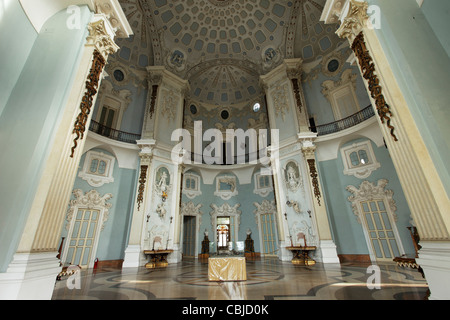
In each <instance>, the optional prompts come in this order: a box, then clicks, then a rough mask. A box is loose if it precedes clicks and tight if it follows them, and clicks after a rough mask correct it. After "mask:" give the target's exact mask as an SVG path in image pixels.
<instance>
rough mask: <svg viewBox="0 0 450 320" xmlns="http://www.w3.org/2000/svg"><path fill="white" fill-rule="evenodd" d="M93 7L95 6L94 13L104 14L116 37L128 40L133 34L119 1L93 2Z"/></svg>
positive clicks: (103, 0) (97, 0) (98, 0)
mask: <svg viewBox="0 0 450 320" xmlns="http://www.w3.org/2000/svg"><path fill="white" fill-rule="evenodd" d="M93 5H94V6H95V12H96V13H100V14H104V15H105V16H106V17H107V19H108V21H109V23H110V25H111V27H112V28H113V29H114V33H115V36H116V37H118V38H128V37H129V36H130V35H132V34H133V30H132V29H131V26H130V24H129V22H128V20H127V17H126V15H125V13H124V12H123V9H122V7H121V5H120V3H119V1H117V0H93ZM113 39H114V38H113Z"/></svg>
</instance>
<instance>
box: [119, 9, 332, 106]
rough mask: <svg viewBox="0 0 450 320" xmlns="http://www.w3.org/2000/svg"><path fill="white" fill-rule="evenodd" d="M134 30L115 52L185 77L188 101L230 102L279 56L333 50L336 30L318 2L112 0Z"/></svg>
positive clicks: (255, 89)
mask: <svg viewBox="0 0 450 320" xmlns="http://www.w3.org/2000/svg"><path fill="white" fill-rule="evenodd" d="M119 2H120V3H121V5H122V7H123V9H124V12H125V14H126V15H127V18H128V20H129V22H130V24H131V26H132V28H133V30H134V36H133V38H132V39H126V40H120V41H119V43H118V44H119V45H120V46H121V50H120V52H119V53H118V54H116V57H117V58H118V59H119V60H121V61H122V62H125V63H127V64H131V65H132V67H134V68H144V67H145V66H147V65H164V66H166V68H168V69H169V70H171V71H172V72H174V73H176V74H177V75H179V76H180V77H182V78H185V79H188V80H189V82H190V86H191V93H190V95H191V98H192V99H195V100H198V101H200V102H205V103H211V104H220V105H224V104H227V105H231V104H240V103H243V102H247V101H250V100H252V99H255V98H256V97H258V96H260V95H261V88H260V87H259V75H261V74H264V73H267V72H268V71H270V70H271V69H272V68H274V67H276V66H277V65H278V64H279V63H280V62H281V61H282V60H283V59H284V58H297V57H300V58H302V59H303V61H304V62H305V63H306V62H310V61H314V60H316V59H320V58H321V57H322V56H324V55H326V54H327V53H330V52H331V51H333V50H334V49H335V48H336V46H337V45H338V43H340V39H339V38H338V37H337V35H336V34H335V30H336V28H335V27H334V26H330V25H324V24H323V23H322V22H319V18H320V15H321V12H322V10H323V5H324V3H325V0H289V1H286V0H284V1H271V0H172V1H171V0H119Z"/></svg>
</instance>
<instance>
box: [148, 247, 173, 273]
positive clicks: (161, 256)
mask: <svg viewBox="0 0 450 320" xmlns="http://www.w3.org/2000/svg"><path fill="white" fill-rule="evenodd" d="M172 252H173V250H170V249H169V250H144V254H145V255H149V256H150V259H151V260H150V262H149V263H147V264H146V265H145V267H146V268H147V269H153V268H164V267H167V265H168V262H167V256H168V255H169V254H170V253H172Z"/></svg>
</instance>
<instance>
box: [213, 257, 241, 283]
mask: <svg viewBox="0 0 450 320" xmlns="http://www.w3.org/2000/svg"><path fill="white" fill-rule="evenodd" d="M208 279H209V281H245V280H247V269H246V266H245V257H213V258H209V259H208Z"/></svg>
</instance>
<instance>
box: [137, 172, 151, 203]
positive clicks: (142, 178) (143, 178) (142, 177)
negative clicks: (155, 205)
mask: <svg viewBox="0 0 450 320" xmlns="http://www.w3.org/2000/svg"><path fill="white" fill-rule="evenodd" d="M147 169H148V166H147V165H142V166H141V174H140V176H139V189H138V196H137V204H138V210H140V206H141V203H142V201H143V200H144V190H145V181H146V178H147Z"/></svg>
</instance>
